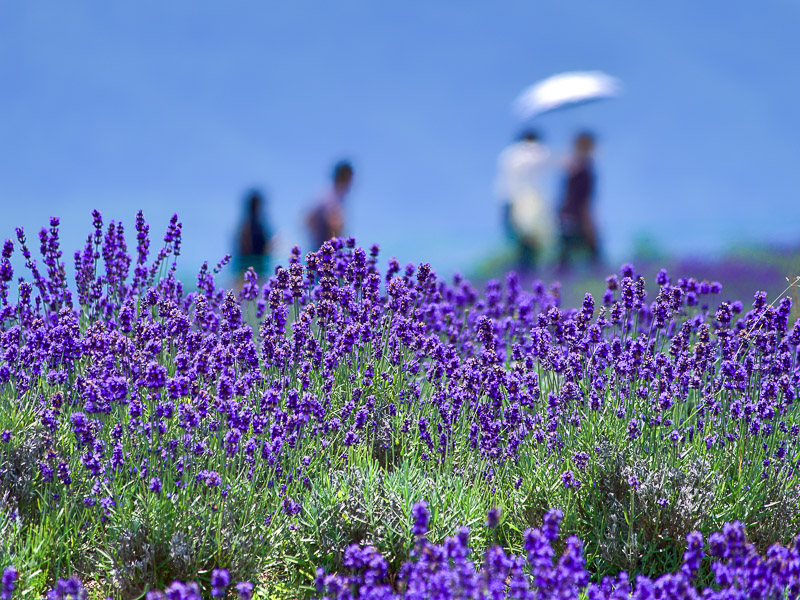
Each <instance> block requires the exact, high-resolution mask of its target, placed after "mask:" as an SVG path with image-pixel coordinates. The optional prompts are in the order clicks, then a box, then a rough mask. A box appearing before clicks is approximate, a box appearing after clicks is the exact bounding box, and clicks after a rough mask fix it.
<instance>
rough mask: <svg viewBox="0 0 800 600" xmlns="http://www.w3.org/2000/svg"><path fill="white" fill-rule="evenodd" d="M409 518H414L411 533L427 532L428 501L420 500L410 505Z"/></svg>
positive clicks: (420, 534)
mask: <svg viewBox="0 0 800 600" xmlns="http://www.w3.org/2000/svg"><path fill="white" fill-rule="evenodd" d="M411 518H412V519H414V525H413V527H412V528H411V531H412V533H413V534H414V535H415V536H423V535H425V534H426V533H427V532H428V520H429V519H430V513H429V512H428V503H427V502H425V500H420V501H419V502H417V503H416V504H414V505H413V506H412V507H411Z"/></svg>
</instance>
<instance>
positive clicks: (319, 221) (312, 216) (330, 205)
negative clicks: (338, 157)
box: [306, 161, 353, 250]
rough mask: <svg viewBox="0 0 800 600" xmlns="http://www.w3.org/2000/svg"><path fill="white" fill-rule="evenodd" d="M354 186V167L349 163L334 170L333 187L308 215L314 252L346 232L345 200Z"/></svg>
mask: <svg viewBox="0 0 800 600" xmlns="http://www.w3.org/2000/svg"><path fill="white" fill-rule="evenodd" d="M352 184H353V166H352V165H351V164H350V163H349V162H347V161H340V162H338V163H336V166H334V168H333V185H332V186H331V188H330V189H329V190H328V191H327V192H326V193H325V194H323V195H322V198H321V199H320V200H319V201H318V202H317V204H316V206H315V207H314V208H313V209H312V211H311V212H310V213H309V214H308V217H307V219H306V224H307V225H308V230H309V233H310V234H311V244H312V247H313V249H314V250H316V249H317V248H319V247H320V246H322V244H324V243H325V242H326V241H328V240H329V239H331V238H332V237H338V236H340V235H342V232H343V231H344V200H345V198H346V197H347V194H348V193H349V192H350V187H351V186H352Z"/></svg>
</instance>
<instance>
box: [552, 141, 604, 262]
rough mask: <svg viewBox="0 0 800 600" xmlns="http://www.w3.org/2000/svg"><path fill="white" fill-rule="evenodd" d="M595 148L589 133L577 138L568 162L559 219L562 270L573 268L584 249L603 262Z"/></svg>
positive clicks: (593, 260)
mask: <svg viewBox="0 0 800 600" xmlns="http://www.w3.org/2000/svg"><path fill="white" fill-rule="evenodd" d="M594 148H595V138H594V135H593V134H592V133H590V132H588V131H584V132H581V133H579V134H578V136H577V137H576V138H575V146H574V150H573V154H572V156H571V157H570V159H569V160H568V162H567V168H566V174H565V176H564V194H563V198H562V202H561V208H560V209H559V215H558V216H559V221H560V223H561V251H560V255H559V260H558V265H559V268H560V269H561V270H566V269H568V268H569V265H570V262H571V260H572V258H573V255H574V253H575V251H576V250H578V249H581V248H585V249H586V250H588V251H589V257H590V259H591V261H592V264H597V263H598V261H599V260H600V250H599V247H598V243H597V228H596V227H595V223H594V218H593V217H592V206H591V204H592V198H593V196H594V189H595V172H594V160H593V158H592V155H593V154H594Z"/></svg>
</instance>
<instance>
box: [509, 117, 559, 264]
mask: <svg viewBox="0 0 800 600" xmlns="http://www.w3.org/2000/svg"><path fill="white" fill-rule="evenodd" d="M550 155H551V153H550V150H549V149H548V148H547V146H545V145H544V144H543V143H542V142H541V141H540V139H539V134H538V133H537V132H535V131H533V130H525V131H523V132H522V133H521V134H520V136H519V138H518V139H517V141H516V142H514V143H513V144H511V145H510V146H509V147H507V148H506V149H505V150H503V151H502V152H501V153H500V157H499V158H498V169H497V171H498V173H497V182H496V193H497V197H498V199H499V200H500V202H501V204H502V209H501V217H502V220H503V227H504V229H505V232H506V235H507V236H508V238H509V239H511V240H512V241H513V242H514V244H515V245H516V246H517V263H518V268H519V269H520V270H521V271H530V270H532V269H534V268H535V267H536V263H537V262H538V259H539V257H540V255H541V253H542V251H543V250H544V248H545V247H546V246H547V245H548V244H549V242H550V240H551V239H552V237H553V218H552V215H551V210H550V208H549V207H548V205H547V203H546V202H545V199H544V198H545V195H544V193H543V191H542V183H541V180H542V177H543V173H544V172H545V171H546V170H547V169H548V168H549V166H550Z"/></svg>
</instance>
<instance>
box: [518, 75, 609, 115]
mask: <svg viewBox="0 0 800 600" xmlns="http://www.w3.org/2000/svg"><path fill="white" fill-rule="evenodd" d="M619 90H620V83H619V80H618V79H616V78H615V77H611V76H610V75H606V74H605V73H603V72H601V71H580V72H579V71H575V72H571V73H560V74H558V75H553V76H552V77H548V78H547V79H544V80H543V81H540V82H539V83H535V84H534V85H532V86H530V87H529V88H527V89H525V91H523V92H522V94H520V95H519V97H518V98H517V100H516V101H515V102H514V108H515V112H516V113H517V114H518V115H519V116H520V118H522V119H530V118H531V117H535V116H536V115H540V114H542V113H546V112H550V111H552V110H556V109H559V108H563V107H565V106H573V105H576V104H583V103H585V102H591V101H593V100H600V99H602V98H611V97H613V96H616V95H617V94H618V93H619Z"/></svg>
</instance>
